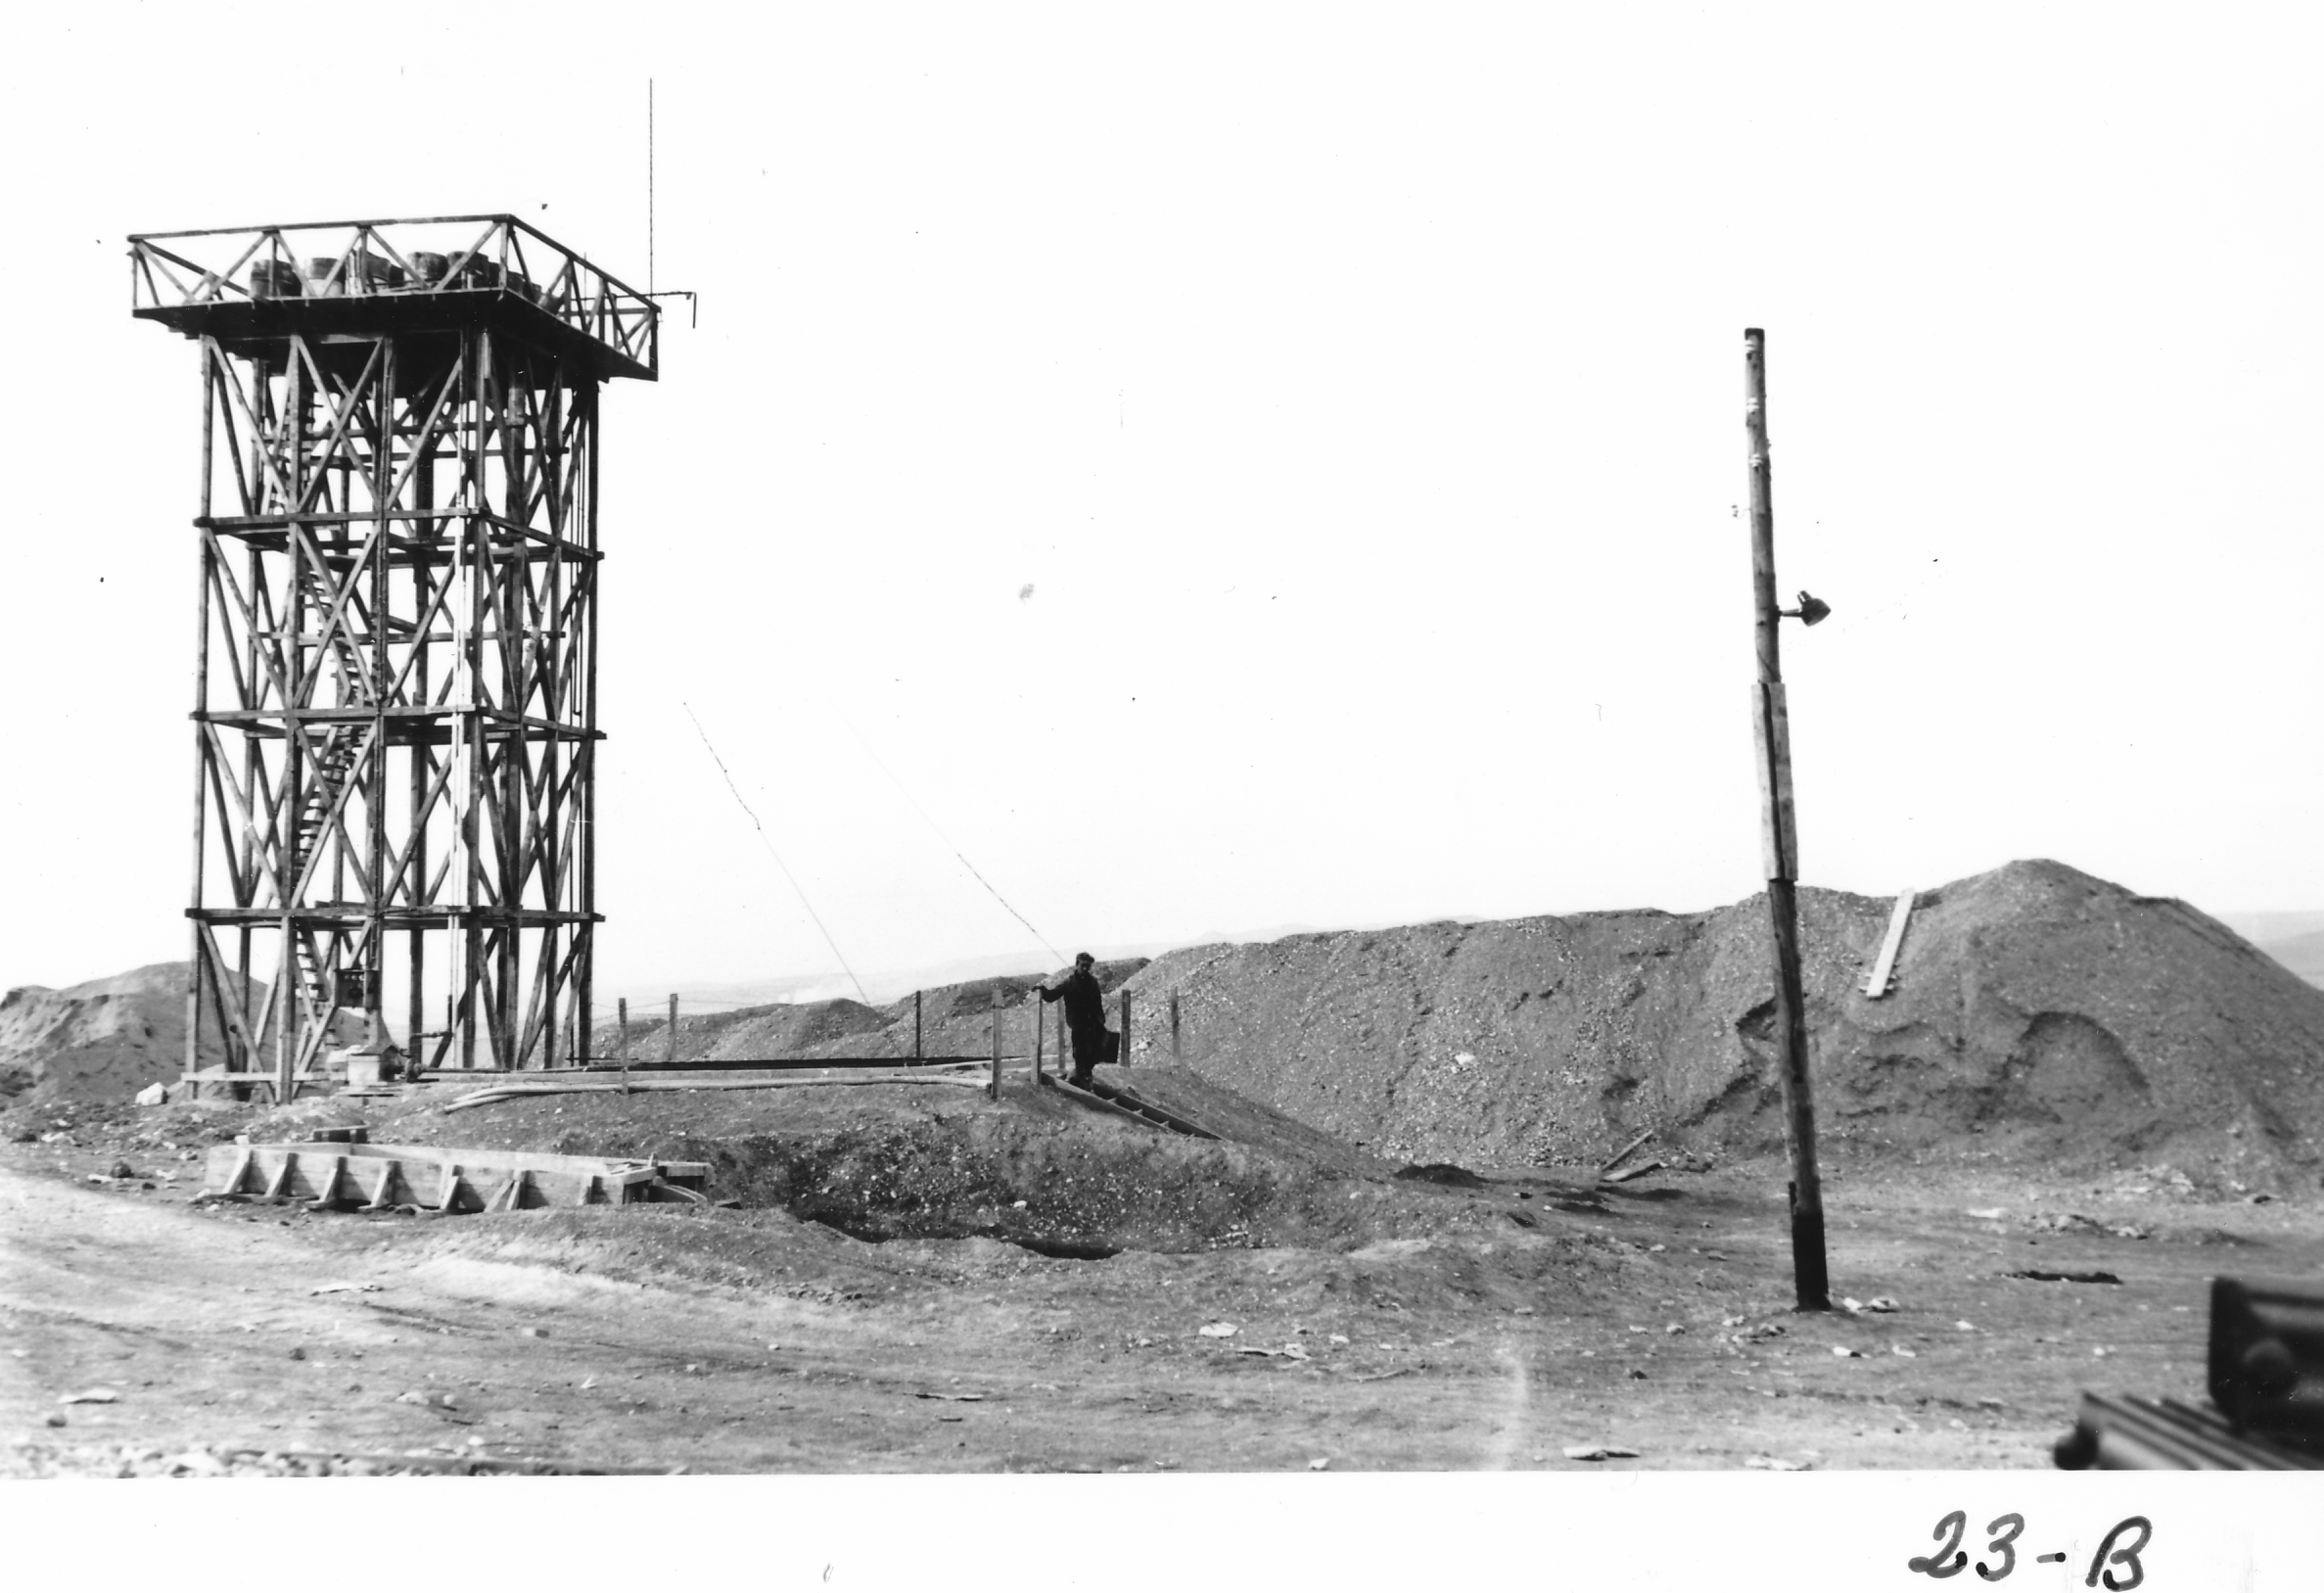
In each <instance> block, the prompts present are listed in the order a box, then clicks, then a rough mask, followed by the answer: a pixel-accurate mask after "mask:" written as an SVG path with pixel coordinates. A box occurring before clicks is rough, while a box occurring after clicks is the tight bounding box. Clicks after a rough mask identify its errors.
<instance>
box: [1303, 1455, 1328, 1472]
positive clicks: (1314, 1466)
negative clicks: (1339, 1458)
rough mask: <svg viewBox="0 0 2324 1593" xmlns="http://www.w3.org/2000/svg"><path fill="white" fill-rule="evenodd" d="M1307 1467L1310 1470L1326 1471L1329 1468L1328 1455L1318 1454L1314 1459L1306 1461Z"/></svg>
mask: <svg viewBox="0 0 2324 1593" xmlns="http://www.w3.org/2000/svg"><path fill="white" fill-rule="evenodd" d="M1307 1469H1308V1470H1309V1471H1311V1472H1327V1471H1329V1470H1331V1457H1330V1456H1329V1455H1318V1456H1317V1457H1316V1458H1315V1459H1314V1460H1311V1461H1309V1462H1308V1463H1307Z"/></svg>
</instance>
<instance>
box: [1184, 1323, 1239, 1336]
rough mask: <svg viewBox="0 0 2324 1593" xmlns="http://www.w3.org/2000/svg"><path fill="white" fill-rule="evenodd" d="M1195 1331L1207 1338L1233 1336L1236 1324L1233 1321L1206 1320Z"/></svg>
mask: <svg viewBox="0 0 2324 1593" xmlns="http://www.w3.org/2000/svg"><path fill="white" fill-rule="evenodd" d="M1194 1331H1195V1332H1196V1333H1198V1334H1200V1335H1202V1336H1203V1337H1205V1338H1232V1337H1233V1336H1234V1324H1233V1323H1232V1322H1206V1323H1204V1324H1203V1325H1202V1326H1201V1327H1199V1328H1197V1329H1195V1330H1194Z"/></svg>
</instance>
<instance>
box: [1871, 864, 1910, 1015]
mask: <svg viewBox="0 0 2324 1593" xmlns="http://www.w3.org/2000/svg"><path fill="white" fill-rule="evenodd" d="M1919 894H1920V893H1919V892H1917V891H1906V892H1905V893H1904V894H1903V895H1901V896H1899V897H1897V898H1896V909H1895V911H1894V912H1892V913H1890V914H1888V934H1887V938H1886V939H1884V940H1882V942H1881V955H1880V960H1878V961H1876V962H1874V963H1873V965H1872V976H1871V977H1870V978H1868V979H1866V980H1865V981H1864V994H1865V996H1866V997H1867V998H1868V999H1870V1000H1873V1001H1878V1000H1879V999H1880V998H1881V997H1882V996H1884V995H1886V994H1887V993H1888V976H1889V975H1890V974H1891V973H1893V972H1895V970H1896V954H1897V952H1898V951H1900V950H1901V949H1902V948H1903V946H1904V926H1905V921H1906V920H1907V919H1909V918H1910V917H1912V915H1913V901H1914V898H1915V897H1917V896H1918V895H1919Z"/></svg>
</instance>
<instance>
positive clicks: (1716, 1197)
mask: <svg viewBox="0 0 2324 1593" xmlns="http://www.w3.org/2000/svg"><path fill="white" fill-rule="evenodd" d="M113 1154H114V1152H113V1150H112V1149H111V1148H108V1147H105V1146H102V1145H93V1144H92V1145H81V1146H68V1145H59V1146H54V1147H48V1146H31V1145H14V1146H9V1147H6V1148H0V1330H4V1333H5V1344H4V1345H0V1351H4V1352H0V1439H6V1440H9V1442H8V1447H7V1448H6V1449H5V1450H4V1451H0V1454H4V1455H5V1461H4V1464H5V1467H6V1469H7V1470H8V1471H9V1472H11V1473H13V1474H14V1475H20V1476H21V1475H46V1474H53V1473H59V1472H77V1473H89V1472H98V1473H107V1474H110V1473H114V1472H117V1471H121V1470H124V1469H126V1470H130V1471H136V1472H143V1473H152V1472H162V1473H169V1472H177V1473H183V1472H187V1471H205V1470H211V1469H216V1468H217V1467H219V1466H220V1465H226V1466H230V1467H235V1468H240V1467H242V1466H244V1465H250V1466H260V1465H272V1466H276V1467H280V1466H283V1465H290V1466H292V1467H293V1468H294V1469H297V1468H298V1467H299V1466H307V1467H309V1468H314V1467H320V1466H321V1465H322V1464H323V1463H321V1462H319V1461H303V1462H284V1461H279V1460H278V1461H274V1462H261V1461H259V1460H257V1459H255V1458H250V1457H248V1456H246V1457H245V1458H244V1459H242V1460H236V1459H234V1458H233V1453H234V1452H251V1453H252V1454H253V1455H262V1454H265V1453H272V1454H275V1455H278V1456H280V1455H284V1454H288V1453H292V1452H303V1453H306V1454H309V1455H329V1456H339V1457H368V1458H369V1461H368V1464H373V1465H383V1466H384V1465H387V1464H388V1463H389V1462H391V1461H394V1460H396V1459H407V1460H410V1461H412V1462H414V1463H415V1464H418V1463H425V1464H430V1465H436V1466H442V1465H448V1464H450V1463H451V1462H453V1461H454V1460H455V1459H456V1458H461V1457H468V1458H482V1459H486V1460H489V1461H493V1462H498V1463H504V1464H511V1465H515V1464H527V1463H530V1464H548V1465H554V1466H557V1467H560V1468H565V1469H579V1470H609V1469H643V1470H656V1471H661V1470H670V1469H674V1468H678V1467H684V1468H686V1469H687V1470H689V1471H691V1472H694V1473H746V1472H747V1473H763V1472H879V1471H906V1472H950V1471H1118V1470H1135V1471H1148V1470H1165V1471H1167V1470H1187V1471H1218V1470H1305V1469H1308V1468H1310V1467H1312V1466H1314V1465H1316V1464H1317V1463H1318V1462H1323V1463H1327V1464H1328V1466H1329V1467H1330V1468H1331V1469H1333V1470H1364V1469H1452V1470H1471V1469H1498V1468H1533V1467H1545V1466H1546V1467H1564V1466H1569V1465H1576V1464H1583V1463H1579V1462H1574V1461H1569V1460H1568V1459H1567V1458H1566V1456H1565V1453H1564V1450H1565V1448H1566V1447H1567V1446H1569V1445H1586V1444H1593V1443H1605V1444H1614V1445H1619V1446H1622V1447H1627V1448H1632V1449H1636V1450H1638V1451H1639V1452H1640V1458H1639V1459H1637V1460H1616V1461H1612V1462H1608V1463H1604V1464H1610V1465H1616V1466H1647V1467H1658V1468H1671V1467H1679V1468H1703V1467H1710V1468H1719V1467H1741V1466H1745V1465H1753V1464H1756V1465H1762V1466H1767V1465H1774V1466H1778V1467H1783V1468H1789V1467H1816V1468H1820V1469H1832V1468H1848V1467H1915V1468H1974V1467H1994V1466H2003V1467H2039V1466H2045V1465H2047V1464H2048V1446H2049V1444H2050V1442H2051V1440H2052V1439H2054V1438H2055V1437H2057V1436H2058V1435H2059V1434H2060V1433H2061V1432H2063V1431H2064V1430H2065V1429H2066V1427H2067V1425H2068V1422H2069V1420H2070V1417H2071V1413H2072V1409H2073V1405H2074V1401H2075V1398H2076V1396H2077V1394H2078V1392H2079V1390H2080V1389H2081V1388H2083V1387H2098V1388H2111V1389H2131V1390H2139V1391H2146V1392H2171V1393H2179V1394H2183V1395H2191V1394H2195V1393H2197V1392H2199V1391H2200V1388H2201V1377H2202V1373H2201V1358H2202V1335H2203V1331H2204V1316H2203V1307H2204V1289H2205V1288H2206V1287H2207V1285H2208V1279H2209V1277H2210V1276H2211V1274H2212V1273H2213V1272H2216V1271H2236V1272H2244V1273H2250V1274H2257V1275H2275V1276H2284V1275H2295V1276H2297V1275H2300V1274H2302V1273H2305V1274H2307V1275H2310V1276H2312V1275H2313V1274H2314V1272H2315V1271H2316V1270H2317V1268H2318V1265H2319V1263H2320V1262H2324V1243H2320V1242H2319V1241H2318V1239H2317V1238H2316V1225H2315V1223H2314V1221H2313V1214H2312V1212H2310V1211H2309V1210H2307V1209H2306V1208H2305V1207H2304V1206H2296V1205H2294V1204H2290V1203H2285V1202H2278V1203H2275V1204H2272V1205H2267V1206H2251V1205H2243V1204H2236V1205H2227V1204H2217V1203H2213V1204H2190V1203H2189V1202H2188V1201H2187V1200H2185V1199H2184V1198H2174V1197H2170V1196H2169V1192H2153V1191H2149V1192H2147V1193H2144V1194H2124V1193H2120V1192H2116V1191H2107V1190H2098V1189H2091V1188H2084V1189H2078V1190H2062V1189H2058V1188H2055V1187H2045V1186H2041V1185H2037V1184H2033V1183H2028V1182H2026V1181H2023V1180H2022V1179H2010V1178H2005V1177H2003V1176H2001V1175H1981V1176H1971V1175H1962V1176H1960V1177H1955V1178H1949V1179H1933V1178H1928V1177H1922V1178H1909V1179H1889V1180H1878V1179H1873V1178H1870V1177H1863V1176H1856V1175H1851V1174H1846V1173H1842V1174H1840V1175H1839V1176H1837V1177H1836V1179H1835V1183H1834V1189H1833V1194H1832V1196H1831V1200H1830V1203H1831V1206H1832V1209H1833V1213H1834V1218H1835V1221H1834V1230H1833V1275H1834V1278H1835V1280H1836V1288H1839V1289H1841V1290H1842V1291H1844V1292H1846V1293H1849V1294H1853V1295H1856V1296H1858V1297H1860V1298H1863V1299H1866V1300H1870V1299H1872V1298H1874V1297H1876V1296H1882V1295H1885V1296H1892V1297H1894V1298H1895V1299H1896V1301H1897V1302H1898V1309H1897V1310H1895V1311H1894V1312H1869V1311H1868V1312H1866V1313H1864V1314H1861V1315H1848V1314H1835V1315H1834V1316H1832V1317H1829V1318H1825V1317H1800V1316H1796V1315H1793V1314H1791V1313H1790V1312H1789V1311H1788V1310H1786V1308H1785V1307H1786V1306H1787V1305H1788V1303H1789V1302H1788V1298H1787V1293H1786V1283H1785V1281H1786V1279H1787V1277H1788V1257H1787V1255H1786V1253H1785V1251H1784V1249H1783V1247H1782V1246H1783V1225H1782V1223H1781V1221H1780V1217H1779V1212H1778V1198H1779V1196H1780V1185H1778V1184H1776V1183H1775V1182H1774V1180H1773V1179H1772V1178H1771V1177H1769V1176H1767V1171H1768V1170H1764V1169H1761V1170H1750V1169H1745V1170H1742V1171H1740V1172H1722V1173H1720V1174H1718V1175H1715V1176H1714V1175H1703V1176H1698V1177H1692V1178H1685V1179H1680V1180H1675V1181H1673V1183H1672V1184H1671V1185H1669V1186H1668V1187H1666V1188H1664V1189H1663V1190H1661V1191H1659V1192H1655V1191H1640V1192H1637V1193H1635V1194H1631V1195H1624V1196H1623V1197H1620V1198H1617V1199H1614V1200H1613V1201H1611V1202H1610V1203H1609V1207H1608V1209H1607V1211H1606V1212H1605V1213H1604V1214H1603V1215H1587V1214H1582V1215H1566V1214H1562V1213H1556V1212H1551V1211H1547V1210H1543V1209H1542V1208H1541V1206H1540V1205H1539V1204H1538V1203H1536V1204H1534V1205H1532V1206H1531V1207H1529V1208H1526V1209H1527V1211H1528V1214H1531V1213H1539V1215H1538V1217H1536V1218H1535V1220H1534V1221H1533V1223H1532V1225H1531V1226H1530V1227H1525V1228H1520V1227H1516V1226H1513V1225H1512V1226H1510V1227H1508V1229H1507V1231H1506V1233H1503V1232H1499V1231H1496V1232H1493V1233H1472V1232H1460V1233H1452V1234H1450V1235H1448V1237H1444V1238H1435V1239H1429V1238H1419V1239H1400V1240H1393V1241H1389V1242H1380V1243H1373V1244H1370V1245H1366V1246H1362V1247H1359V1248H1355V1249H1350V1250H1341V1251H1334V1250H1329V1249H1301V1248H1279V1247H1278V1248H1231V1249H1216V1250H1210V1251H1206V1252H1200V1253H1185V1254H1169V1253H1158V1252H1154V1251H1146V1250H1135V1249H1129V1250H1124V1251H1123V1252H1122V1253H1120V1254H1118V1255H1114V1256H1112V1257H1110V1258H1108V1259H1104V1260H1093V1261H1068V1260H1053V1259H1048V1258H1046V1257H1044V1256H1041V1255H1038V1254H1035V1253H1032V1252H1031V1251H1028V1250H1026V1249H1023V1248H1020V1247H1019V1246H1017V1245H1014V1244H1008V1243H1002V1242H996V1241H993V1240H990V1239H961V1240H908V1239H905V1240H892V1241H890V1242H886V1243H867V1242H860V1241H858V1240H855V1239H850V1238H848V1237H846V1236H845V1235H843V1234H840V1233H838V1232H835V1231H833V1230H832V1229H831V1228H828V1227H826V1226H823V1225H822V1224H819V1223H812V1222H802V1221H800V1220H799V1219H797V1218H795V1217H793V1216H792V1215H790V1214H789V1213H788V1212H786V1211H782V1210H771V1209H759V1210H748V1211H710V1212H695V1211H688V1210H684V1209H680V1208H675V1207H643V1208H628V1209H621V1210H610V1209H593V1210H589V1211H573V1212H548V1211H533V1212H516V1213H507V1214H502V1215H495V1216H471V1217H457V1218H448V1219H419V1218H410V1217H394V1216H376V1217H374V1216H362V1215H352V1214H317V1213H308V1212H306V1211H304V1210H303V1209H287V1208H279V1207H274V1206H266V1205H248V1206H228V1207H221V1208H215V1209H209V1208H197V1207H194V1206H192V1205H190V1204H189V1203H188V1201H187V1199H186V1195H185V1191H186V1189H187V1188H188V1187H190V1186H189V1183H188V1181H184V1180H181V1181H180V1184H179V1186H178V1187H177V1189H175V1190H172V1189H170V1188H168V1187H166V1186H165V1185H163V1183H162V1181H161V1180H159V1179H152V1180H148V1179H145V1178H135V1179H129V1180H122V1181H117V1182H112V1181H109V1182H107V1183H104V1184H102V1185H99V1184H93V1183H90V1182H88V1177H89V1174H90V1173H91V1172H100V1173H101V1172H103V1171H104V1170H105V1169H106V1168H108V1167H109V1166H110V1165H111V1162H112V1157H113ZM141 1170H142V1171H150V1170H151V1169H150V1168H148V1169H141ZM149 1182H151V1183H153V1184H155V1185H156V1187H155V1188H153V1189H151V1190H148V1189H147V1188H145V1185H146V1184H147V1183H149ZM1445 1199H1446V1201H1447V1203H1448V1210H1449V1209H1452V1208H1453V1207H1454V1206H1456V1205H1457V1206H1460V1207H1462V1208H1463V1209H1464V1210H1468V1211H1471V1212H1473V1211H1475V1210H1479V1209H1483V1205H1482V1204H1480V1203H1490V1202H1493V1201H1497V1200H1498V1201H1502V1202H1504V1203H1507V1204H1508V1205H1510V1206H1511V1209H1512V1210H1515V1209H1518V1207H1517V1203H1516V1201H1515V1200H1514V1199H1513V1198H1511V1197H1510V1195H1509V1194H1508V1192H1507V1190H1506V1189H1496V1188H1490V1187H1489V1188H1487V1189H1485V1190H1483V1191H1481V1192H1479V1191H1470V1192H1465V1193H1460V1194H1455V1193H1452V1192H1448V1193H1447V1194H1446V1195H1445ZM2085 1213H2087V1214H2088V1215H2084V1214H2085ZM2115 1230H2119V1232H2117V1231H2115ZM2040 1270H2047V1271H2055V1272H2068V1273H2087V1272H2098V1271H2104V1272H2107V1273H2109V1274H2110V1275H2113V1276H2116V1277H2118V1278H2119V1279H2120V1280H2121V1282H2120V1283H2119V1284H2112V1285H2106V1284H2097V1285H2092V1284H2074V1283H2059V1282H2043V1281H2039V1280H2033V1279H2022V1278H2016V1277H2012V1276H2010V1274H2012V1273H2014V1272H2021V1271H2040ZM1229 1324H1231V1325H1232V1327H1233V1329H1234V1332H1233V1333H1232V1335H1223V1334H1218V1333H1216V1331H1215V1330H1216V1329H1217V1328H1218V1327H1220V1326H1222V1325H1229ZM1963 1324H1967V1325H1966V1326H1964V1325H1963ZM1206 1326H1207V1327H1211V1328H1213V1329H1214V1333H1213V1334H1210V1335H1206V1334H1204V1333H1203V1332H1202V1330H1203V1329H1204V1328H1205V1327H1206ZM1836 1349H1837V1350H1840V1351H1846V1352H1850V1353H1835V1351H1836ZM1256 1351H1269V1352H1272V1353H1265V1354H1262V1353H1254V1352H1256ZM97 1387H102V1388H109V1389H112V1390H114V1391H115V1392H116V1394H117V1396H118V1397H117V1399H116V1400H115V1401H114V1402H111V1403H101V1404H92V1403H78V1404H63V1403H60V1401H61V1400H62V1399H63V1398H64V1397H65V1396H68V1395H70V1394H73V1393H76V1392H81V1391H85V1390H88V1389H90V1388H97ZM58 1419H62V1421H63V1422H64V1424H65V1425H64V1426H62V1427H59V1426H55V1425H53V1424H54V1423H55V1422H56V1421H57V1420H58ZM205 1457H207V1458H205ZM221 1457H223V1458H221ZM332 1464H333V1466H334V1468H335V1469H344V1467H340V1466H339V1463H332Z"/></svg>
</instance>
